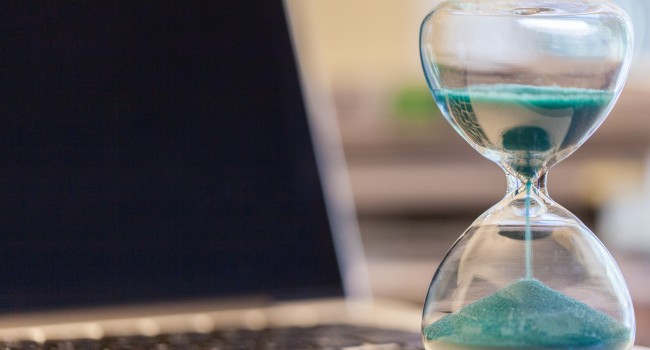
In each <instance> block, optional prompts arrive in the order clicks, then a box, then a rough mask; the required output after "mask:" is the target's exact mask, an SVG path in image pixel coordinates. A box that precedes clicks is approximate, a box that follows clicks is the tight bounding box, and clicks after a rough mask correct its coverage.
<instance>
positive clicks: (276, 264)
mask: <svg viewBox="0 0 650 350" xmlns="http://www.w3.org/2000/svg"><path fill="white" fill-rule="evenodd" d="M0 16H2V18H1V20H0V28H2V35H0V45H1V46H2V51H3V54H2V55H0V59H1V60H2V61H3V62H2V64H1V65H0V114H1V117H0V123H1V124H2V125H1V126H0V164H2V169H3V170H2V171H1V172H0V192H1V193H2V196H1V197H2V200H0V208H1V210H0V231H1V232H2V237H3V246H2V248H3V249H2V250H3V254H0V266H2V267H1V268H0V280H1V281H2V282H3V283H0V312H1V313H2V314H1V315H0V328H1V329H0V339H3V340H5V341H6V343H4V345H3V346H5V347H7V346H9V345H7V344H10V343H7V342H9V341H13V342H14V343H11V344H23V343H20V342H19V341H22V340H25V341H32V342H35V343H29V342H28V343H25V344H27V345H25V344H23V345H20V346H18V345H17V346H16V348H21V347H30V348H33V347H34V346H37V347H38V345H34V344H40V343H42V342H45V341H53V339H54V340H57V339H58V340H62V339H84V340H88V339H90V340H95V341H101V339H106V338H107V337H116V336H131V337H133V336H147V337H151V339H159V337H162V335H165V334H166V335H169V334H181V333H182V332H185V333H187V332H190V333H192V334H196V333H199V334H221V333H219V332H221V331H222V330H233V329H244V330H249V331H250V330H260V329H262V330H268V329H279V328H282V327H298V328H300V329H316V328H317V329H320V331H321V332H323V329H325V331H326V332H330V333H332V332H340V331H342V330H343V329H348V331H345V332H347V333H346V334H349V333H350V332H352V333H354V332H361V333H363V332H365V333H364V334H366V336H367V337H366V339H365V340H364V342H363V344H366V345H368V344H374V345H372V346H393V348H395V347H394V346H397V345H396V344H402V345H404V344H406V343H408V344H410V345H409V346H411V348H417V347H419V346H420V345H417V344H418V343H419V342H420V340H419V339H420V338H419V334H418V332H419V329H418V328H419V310H414V309H413V308H409V307H404V306H403V305H401V304H399V303H397V304H396V303H384V304H383V306H380V305H379V304H382V303H379V302H376V301H375V302H374V303H371V302H370V292H369V291H370V289H369V283H368V278H367V274H366V271H365V266H364V264H365V260H364V258H363V253H362V249H361V243H360V239H359V235H358V229H357V227H356V222H355V219H354V210H353V206H352V204H351V200H350V194H349V190H348V188H347V187H346V183H345V168H344V165H343V164H344V162H343V157H342V152H341V149H340V144H339V143H338V142H337V139H336V132H334V133H333V131H334V130H335V129H336V127H335V125H332V124H331V123H333V122H334V118H332V117H333V116H332V115H328V114H327V110H328V108H327V102H326V101H325V100H323V99H318V98H316V97H315V96H316V95H317V94H316V93H314V91H312V90H309V89H306V90H304V91H305V92H306V93H305V94H304V95H303V90H302V89H301V81H300V74H299V70H298V69H297V62H296V60H295V58H294V54H293V46H292V41H291V36H290V31H289V25H288V22H287V18H286V17H287V16H286V9H285V8H284V6H283V3H282V2H281V1H270V0H269V1H263V2H253V1H234V0H224V1H213V2H86V3H61V2H41V3H39V4H33V3H31V4H28V3H21V2H16V3H4V4H2V5H0ZM303 73H304V72H303ZM303 78H304V79H309V77H308V74H303ZM307 85H308V84H306V85H305V86H307ZM305 97H306V98H305ZM307 109H310V110H311V112H312V113H310V115H309V118H308V116H307ZM324 324H328V325H329V326H327V327H329V328H327V327H326V328H322V327H325V326H323V325H324ZM341 324H345V325H346V326H343V328H336V327H339V325H341ZM355 325H356V326H357V327H365V328H355V329H356V330H355V331H349V328H346V327H348V326H355ZM371 326H372V327H376V328H377V327H378V328H379V329H381V330H382V331H379V332H377V331H376V330H375V328H372V329H371V328H368V327H371ZM319 327H320V328H319ZM332 327H334V328H332ZM384 330H385V331H384ZM396 330H399V331H397V332H396ZM328 334H329V333H328ZM330 335H331V334H330ZM373 337H374V338H373ZM391 337H396V338H391ZM370 338H373V339H378V341H374V342H373V341H370V340H369V339H370ZM111 339H112V338H111ZM138 339H140V338H138ZM165 339H169V337H168V336H167V338H165ZM405 339H406V340H405ZM16 341H18V343H16ZM48 344H49V345H48V346H47V347H48V348H52V347H55V348H57V346H53V345H52V344H55V343H48ZM61 344H64V343H61ZM65 344H68V343H65ZM70 344H73V343H70ZM77 344H87V343H77ZM94 344H98V343H94ZM382 344H383V345H382ZM414 344H416V345H414ZM339 345H341V344H339ZM347 345H349V346H353V345H354V344H352V343H350V344H347ZM357 345H358V346H360V345H362V344H356V345H354V346H357ZM66 346H68V345H65V346H63V347H66ZM84 346H85V345H84ZM349 346H348V347H349ZM404 346H406V345H404ZM9 347H10V346H9ZM73 347H74V346H73ZM78 347H79V346H77V348H78ZM340 347H341V348H342V347H343V346H342V345H341V346H340ZM10 348H11V347H10ZM58 348H61V346H59V347H58ZM68 348H69V347H68ZM335 348H339V347H335ZM351 348H354V347H351Z"/></svg>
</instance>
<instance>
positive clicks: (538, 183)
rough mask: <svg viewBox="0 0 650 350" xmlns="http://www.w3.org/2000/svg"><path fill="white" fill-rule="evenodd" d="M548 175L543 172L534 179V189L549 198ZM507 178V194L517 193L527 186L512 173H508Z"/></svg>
mask: <svg viewBox="0 0 650 350" xmlns="http://www.w3.org/2000/svg"><path fill="white" fill-rule="evenodd" d="M547 174H548V173H547V172H543V173H542V174H540V175H539V176H538V177H537V178H534V179H532V182H533V187H534V188H535V189H537V191H538V192H540V193H542V194H544V195H546V196H548V190H547V189H546V176H547ZM506 177H507V178H508V189H507V192H506V193H511V192H513V191H516V190H518V189H520V188H523V187H524V186H525V185H526V183H525V182H523V181H522V180H521V179H520V178H518V177H516V176H514V175H512V174H510V173H506Z"/></svg>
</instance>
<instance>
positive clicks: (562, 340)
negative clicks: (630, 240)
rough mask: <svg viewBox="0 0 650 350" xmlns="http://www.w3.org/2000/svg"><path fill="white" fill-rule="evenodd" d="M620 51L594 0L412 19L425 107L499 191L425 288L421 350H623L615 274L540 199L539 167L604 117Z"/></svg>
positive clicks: (628, 336)
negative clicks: (434, 107)
mask: <svg viewBox="0 0 650 350" xmlns="http://www.w3.org/2000/svg"><path fill="white" fill-rule="evenodd" d="M631 47H632V29H631V25H630V21H629V18H628V17H627V15H626V14H625V13H624V12H623V11H622V10H621V9H620V8H619V7H618V6H616V5H615V4H613V3H612V2H610V1H607V0H603V1H594V0H581V1H578V0H522V1H507V0H484V1H482V0H456V1H454V0H452V1H447V2H444V3H442V4H440V5H439V6H438V7H437V8H436V9H435V10H434V11H432V12H431V13H430V14H429V15H428V16H427V17H426V18H425V19H424V22H423V24H422V28H421V33H420V49H421V52H420V53H421V59H422V65H423V69H424V72H425V76H426V78H427V82H428V84H429V87H430V88H431V91H432V93H433V97H434V99H435V101H436V103H437V104H438V106H439V107H440V109H441V110H442V112H443V114H444V116H445V118H446V119H447V120H448V121H449V122H450V123H451V125H452V126H453V127H454V129H455V130H456V131H457V132H458V133H459V134H460V135H461V136H462V137H463V138H464V139H465V140H466V141H467V142H468V143H469V144H470V145H471V146H472V147H473V148H474V149H476V150H477V151H478V152H479V153H481V154H482V155H483V156H484V157H486V158H488V159H489V160H491V161H493V162H495V163H497V164H498V165H499V166H500V167H501V168H503V169H504V170H505V172H506V176H507V184H508V188H507V194H506V196H505V198H503V199H502V200H501V201H500V202H499V203H497V204H496V205H495V206H493V207H492V208H491V209H489V210H488V211H487V212H485V213H484V214H483V215H481V216H480V217H479V218H478V219H476V221H474V223H472V224H471V226H470V227H469V228H468V229H467V230H466V231H465V233H463V234H462V236H461V237H460V238H459V239H458V240H457V241H456V243H455V244H454V245H453V246H452V248H451V249H450V251H449V252H448V253H447V255H446V257H445V258H444V260H443V261H442V263H441V265H440V267H439V268H438V270H437V272H436V274H435V275H434V277H433V280H432V282H431V286H430V288H429V291H428V294H427V298H426V302H425V306H424V313H423V320H422V334H423V339H424V342H425V347H426V348H427V349H429V350H434V349H436V350H437V349H519V350H521V349H567V350H568V349H576V350H577V349H594V350H595V349H601V350H609V349H629V348H630V347H631V346H632V344H633V341H634V333H635V323H634V312H633V309H632V303H631V300H630V296H629V292H628V290H627V286H626V284H625V281H624V280H623V277H622V275H621V272H620V270H619V268H618V266H617V265H616V263H615V262H614V260H613V258H612V257H611V255H610V254H609V253H608V252H607V250H606V249H605V248H604V246H603V245H602V244H601V243H600V241H599V240H598V239H597V238H596V237H595V236H594V235H593V234H592V233H591V232H590V231H589V229H588V228H587V227H586V226H585V225H584V224H582V223H581V222H580V220H579V219H578V218H576V217H575V216H574V215H572V214H571V213H570V212H569V211H567V210H566V209H564V208H563V207H561V206H560V205H558V204H556V203H555V202H553V200H551V199H550V197H549V195H548V192H547V189H546V177H547V172H548V169H549V168H550V167H551V166H553V165H554V164H556V163H558V162H559V161H561V160H562V159H564V158H566V157H567V156H569V155H570V154H571V153H573V152H574V151H575V150H576V149H577V148H578V147H579V146H580V145H581V144H582V143H584V142H585V141H586V139H587V138H589V136H590V135H591V134H592V133H593V132H594V131H595V130H596V128H597V127H598V126H599V125H600V124H601V123H602V121H603V120H604V118H605V117H606V116H607V114H608V113H609V111H610V110H611V108H612V106H613V104H614V102H615V101H616V99H617V98H618V95H619V93H620V92H621V89H622V86H623V82H624V80H625V77H626V75H627V72H628V70H629V66H630V60H631V49H632V48H631Z"/></svg>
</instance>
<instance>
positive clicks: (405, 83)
mask: <svg viewBox="0 0 650 350" xmlns="http://www.w3.org/2000/svg"><path fill="white" fill-rule="evenodd" d="M437 2H438V1H432V0H408V1H395V0H326V1H311V0H310V1H302V0H289V1H288V5H289V6H290V8H291V14H292V21H293V26H294V28H293V30H294V33H295V35H296V38H297V39H296V40H297V44H298V45H297V46H298V48H299V55H300V61H301V64H302V65H303V67H304V68H305V69H306V70H307V72H308V74H309V75H310V76H311V78H310V79H309V82H310V84H313V85H316V86H312V87H311V88H313V89H316V90H318V91H321V92H322V95H321V96H325V97H324V98H331V99H332V101H331V102H333V106H334V108H335V113H334V114H335V115H336V118H337V122H338V128H339V129H340V134H341V136H342V142H343V146H344V153H345V158H346V160H347V166H348V172H349V178H350V184H351V188H352V192H353V196H354V202H355V205H356V209H357V214H358V219H359V223H360V228H361V233H362V236H363V241H364V247H365V250H366V256H367V259H368V262H369V268H370V272H371V279H372V287H373V293H374V294H375V295H376V296H379V297H390V298H399V299H403V300H407V301H411V302H413V303H419V304H421V303H422V302H423V300H424V297H425V293H426V290H427V288H428V284H429V282H430V280H431V277H432V276H433V273H434V272H435V270H436V268H437V265H438V263H439V262H440V260H441V259H442V258H443V257H444V254H445V253H446V251H447V249H448V248H449V247H450V246H451V244H452V243H453V242H454V241H455V239H456V238H458V236H459V235H460V234H461V233H462V232H463V231H464V230H465V228H467V227H468V226H469V225H470V223H471V222H472V221H473V220H474V219H475V218H476V217H478V216H479V215H480V214H481V213H482V212H483V211H485V210H487V209H488V208H489V207H490V206H492V205H493V204H494V203H496V202H497V201H498V200H500V198H501V197H502V196H503V195H504V193H505V188H506V184H505V177H504V175H503V173H502V171H501V170H500V169H499V168H498V167H497V166H496V165H494V164H491V163H490V162H489V161H487V160H485V159H483V158H482V157H481V156H480V155H479V154H478V153H477V152H475V151H474V150H472V149H471V148H470V146H469V145H468V144H466V143H465V141H463V140H462V139H461V138H460V136H458V135H457V134H456V133H455V132H454V131H453V130H452V128H451V127H450V125H449V124H448V123H447V122H446V121H445V120H444V119H443V117H442V116H441V114H440V113H439V111H438V110H437V108H436V106H435V105H434V102H433V99H432V98H431V95H430V93H429V91H428V89H427V87H426V83H425V81H424V77H423V73H422V70H421V67H420V61H419V56H418V34H419V33H418V31H419V25H420V23H421V21H422V19H423V18H424V16H425V15H426V14H427V13H428V12H429V11H430V10H431V9H432V8H433V7H434V6H435V5H436V3H437ZM618 2H619V4H621V6H623V7H624V8H625V9H626V10H627V11H628V13H630V14H631V17H632V20H633V22H634V25H635V37H636V39H635V41H636V45H635V50H636V53H635V60H634V64H633V68H632V72H631V73H630V76H629V78H628V83H627V85H626V87H625V90H624V92H623V94H622V95H621V97H620V99H619V101H618V103H617V105H616V107H615V108H614V110H613V112H612V113H611V115H610V116H609V118H608V119H607V120H606V121H605V123H604V124H603V125H602V126H601V127H600V129H599V130H598V131H597V132H596V133H595V134H594V135H593V136H592V137H591V139H589V140H588V141H587V142H586V143H585V144H584V145H583V146H582V147H581V148H580V149H579V150H578V151H577V152H576V153H575V154H573V155H572V156H571V157H569V158H568V159H567V160H565V161H564V162H562V163H561V164H559V165H557V166H556V167H554V168H553V169H552V170H551V171H550V176H549V192H550V194H551V196H552V197H553V199H555V200H556V201H557V202H558V203H560V204H561V205H563V206H564V207H566V208H567V209H569V210H570V211H572V212H573V213H574V214H575V215H577V216H578V217H579V218H580V219H582V220H583V222H584V223H585V224H586V225H587V226H588V227H590V228H591V229H592V231H594V232H595V233H596V235H597V236H599V238H600V239H601V240H603V241H604V243H605V244H606V246H607V247H608V248H609V249H610V251H611V252H612V254H613V255H614V256H615V258H616V260H617V261H618V262H619V265H620V267H621V269H622V271H623V274H624V275H625V278H626V279H627V282H628V284H629V287H630V291H631V293H632V297H633V299H634V302H635V310H636V316H637V329H638V331H637V343H638V344H640V345H650V292H648V290H649V289H650V279H648V278H647V276H648V272H649V271H650V226H649V225H647V224H646V223H645V220H644V219H645V218H646V215H647V213H650V152H649V151H650V137H649V135H650V120H649V119H648V118H649V117H650V74H648V73H647V72H648V68H649V67H650V45H649V44H648V42H649V41H650V35H646V33H648V32H650V25H646V20H647V19H648V18H650V3H648V2H645V1H643V0H625V1H623V0H621V1H618ZM646 38H648V39H646Z"/></svg>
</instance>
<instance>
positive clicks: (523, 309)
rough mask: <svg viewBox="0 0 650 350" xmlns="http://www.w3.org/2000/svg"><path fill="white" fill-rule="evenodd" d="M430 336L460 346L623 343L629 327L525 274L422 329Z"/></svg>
mask: <svg viewBox="0 0 650 350" xmlns="http://www.w3.org/2000/svg"><path fill="white" fill-rule="evenodd" d="M424 335H425V337H426V341H435V342H444V343H448V344H454V345H455V346H456V348H459V349H461V348H463V347H464V346H466V347H467V348H471V349H474V348H481V347H484V348H490V349H492V348H497V349H501V348H504V349H506V348H507V349H519V350H524V349H540V348H544V349H547V348H548V349H602V350H608V349H620V348H622V347H624V346H625V345H627V344H629V342H630V341H631V339H630V338H631V331H630V329H629V328H627V327H626V326H625V325H623V324H622V323H620V322H619V321H617V320H615V319H613V318H612V317H610V316H609V315H607V314H605V313H603V312H600V311H597V310H595V309H593V308H591V307H590V306H588V305H586V304H584V303H581V302H579V301H577V300H575V299H572V298H570V297H568V296H566V295H564V294H562V293H560V292H558V291H556V290H554V289H551V288H549V287H548V286H546V285H545V284H543V283H542V282H540V281H538V280H536V279H532V278H531V279H522V280H519V281H517V282H514V283H513V284H511V285H509V286H507V287H504V288H502V289H500V290H499V291H497V292H496V293H494V294H492V295H489V296H487V297H485V298H483V299H480V300H478V301H476V302H474V303H472V304H469V305H467V306H465V307H463V308H462V309H460V310H458V311H456V312H454V313H451V314H449V315H447V316H444V317H443V318H441V319H439V320H438V321H436V322H434V323H432V324H430V325H429V326H427V327H426V328H425V329H424Z"/></svg>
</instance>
